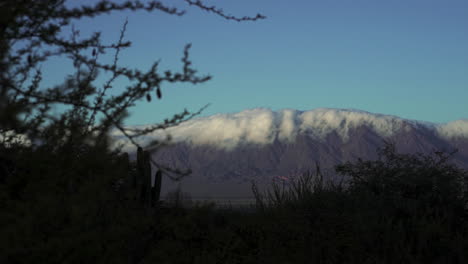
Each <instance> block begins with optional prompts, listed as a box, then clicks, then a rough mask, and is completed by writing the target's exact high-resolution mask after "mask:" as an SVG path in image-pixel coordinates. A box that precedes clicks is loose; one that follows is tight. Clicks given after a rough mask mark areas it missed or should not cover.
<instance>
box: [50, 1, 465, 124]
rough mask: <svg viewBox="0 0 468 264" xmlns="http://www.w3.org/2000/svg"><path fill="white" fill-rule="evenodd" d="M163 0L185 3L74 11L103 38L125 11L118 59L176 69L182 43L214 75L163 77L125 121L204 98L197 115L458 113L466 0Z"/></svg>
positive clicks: (461, 110)
mask: <svg viewBox="0 0 468 264" xmlns="http://www.w3.org/2000/svg"><path fill="white" fill-rule="evenodd" d="M92 2H93V1H90V0H88V1H80V3H92ZM163 2H164V3H167V4H168V5H175V6H177V7H181V8H183V9H186V10H187V14H186V15H185V16H182V17H176V16H170V15H167V14H164V13H161V12H153V13H147V12H137V13H131V12H120V13H119V12H117V13H115V14H113V15H104V16H101V17H98V18H94V19H86V20H83V21H80V22H79V23H76V26H77V27H78V28H80V29H81V32H82V34H87V33H89V32H92V31H103V38H104V40H106V41H108V42H111V41H114V40H116V39H117V38H118V35H119V30H120V28H121V25H122V24H123V22H124V21H125V18H127V17H128V20H129V24H128V28H127V34H126V39H127V40H131V41H132V43H133V45H132V47H131V48H129V49H127V50H125V51H124V52H123V53H122V56H121V60H120V62H121V65H122V66H129V67H136V68H141V69H144V70H146V69H148V67H150V65H151V64H152V62H154V61H156V60H159V59H160V60H161V64H160V65H161V69H162V70H161V72H163V71H164V70H165V69H174V70H176V69H179V68H180V66H181V62H180V58H181V57H182V51H183V47H184V45H185V44H186V43H192V49H191V59H192V62H193V66H194V67H195V68H196V69H198V71H199V73H200V74H210V75H212V76H213V79H212V80H211V81H209V82H208V83H205V84H200V85H196V86H193V85H189V84H177V85H165V86H163V87H162V92H163V100H159V101H152V102H151V103H147V102H146V101H141V102H140V104H139V105H138V106H137V107H135V108H133V110H132V116H131V117H130V118H129V119H128V120H127V124H128V125H135V124H148V123H155V122H158V121H161V120H163V119H164V118H166V117H170V116H172V114H175V113H178V112H180V111H182V110H183V109H184V108H187V109H188V110H192V111H196V110H197V109H199V108H200V107H202V106H204V105H205V104H207V103H210V104H211V105H210V107H209V108H208V109H206V110H205V111H204V112H203V114H202V116H206V115H211V114H215V113H230V112H238V111H242V110H244V109H248V108H256V107H267V108H271V109H273V110H279V109H283V108H294V109H299V110H309V109H314V108H319V107H331V108H352V109H360V110H364V111H369V112H375V113H383V114H390V115H397V116H400V117H403V118H408V119H416V120H424V121H430V122H449V121H453V120H457V119H463V118H468V102H467V101H468V1H466V0H438V1H436V0H392V1H388V0H353V1H351V0H321V1H317V0H315V1H312V0H296V1H292V0H291V1H284V0H283V1H279V0H218V1H205V2H206V3H207V4H208V5H211V4H214V3H215V4H216V5H217V6H218V7H221V8H223V10H224V11H225V12H226V13H230V14H233V15H237V16H244V15H252V16H254V15H255V14H257V13H261V14H263V15H265V16H267V19H265V20H262V21H257V22H243V23H237V22H235V21H226V20H224V19H222V18H220V17H218V16H216V15H214V14H209V13H206V12H204V11H201V10H199V9H197V8H195V7H189V6H187V5H186V4H184V3H183V2H182V1H176V0H173V1H163ZM50 69H52V71H53V72H54V76H64V75H65V74H66V71H67V70H68V68H67V67H66V66H65V65H63V64H62V63H61V62H60V61H59V60H57V61H55V62H52V63H51V68H50ZM52 80H53V78H52V77H50V78H49V79H47V78H46V82H47V81H50V82H52ZM124 85H125V83H124V82H116V83H115V85H114V87H115V89H116V90H118V89H121V88H120V87H122V86H124Z"/></svg>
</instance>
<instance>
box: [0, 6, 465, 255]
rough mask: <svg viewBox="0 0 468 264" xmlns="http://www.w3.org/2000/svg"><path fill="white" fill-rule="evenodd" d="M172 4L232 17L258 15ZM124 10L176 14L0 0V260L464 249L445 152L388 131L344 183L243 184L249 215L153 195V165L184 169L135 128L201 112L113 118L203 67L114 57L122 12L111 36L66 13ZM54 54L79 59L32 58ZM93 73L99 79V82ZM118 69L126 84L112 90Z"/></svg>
mask: <svg viewBox="0 0 468 264" xmlns="http://www.w3.org/2000/svg"><path fill="white" fill-rule="evenodd" d="M116 2H117V1H116ZM184 2H185V3H186V4H188V5H189V6H194V7H196V8H200V9H202V10H205V11H207V12H209V13H213V14H215V15H217V16H220V17H222V18H224V19H227V20H233V21H237V22H241V21H256V20H258V19H263V18H265V17H264V16H262V15H260V14H258V15H257V16H254V17H246V16H243V17H235V16H232V15H229V14H226V13H224V12H223V11H222V10H221V9H219V8H216V7H211V6H206V5H204V4H203V3H202V2H201V1H194V0H185V1H184ZM122 10H130V11H138V10H140V11H141V10H146V11H160V12H162V13H165V14H169V15H177V16H182V15H183V14H184V13H185V11H183V10H178V9H175V8H170V7H168V6H166V5H164V4H162V3H161V2H160V1H138V0H133V1H118V3H115V2H114V1H107V0H100V1H96V2H94V3H93V4H90V5H85V6H81V7H77V8H70V7H68V6H67V5H65V1H64V0H49V1H36V0H21V1H2V0H0V14H1V15H0V25H1V27H0V263H60V264H61V263H467V260H468V251H466V250H465V249H466V248H468V234H467V217H466V214H465V208H466V198H467V187H466V186H467V185H466V177H467V175H466V172H465V171H463V170H461V169H459V168H456V167H455V166H452V165H450V164H449V163H448V161H447V159H448V157H447V156H446V155H444V154H442V153H436V154H435V155H434V156H425V155H403V154H397V153H396V151H395V150H394V148H393V147H392V146H391V145H387V146H386V147H385V148H384V149H382V152H381V157H380V160H378V161H360V160H359V161H357V162H356V163H353V164H351V163H348V164H343V165H341V166H338V167H337V172H339V173H341V174H342V175H343V176H344V177H345V179H346V181H344V182H342V183H340V184H338V183H335V184H332V183H325V182H324V180H323V179H322V177H321V175H320V173H319V172H317V173H316V174H310V173H305V174H304V175H303V177H302V178H300V179H297V180H296V181H293V182H292V183H291V184H290V185H289V187H287V188H286V187H285V188H283V187H281V186H278V185H273V186H272V189H271V190H270V192H268V193H260V192H259V191H258V190H257V188H256V187H255V185H254V186H253V191H254V194H255V195H256V198H257V204H256V210H255V211H254V212H249V213H246V212H242V211H235V210H222V211H221V210H216V209H215V208H214V207H213V206H212V205H200V206H195V207H191V208H183V207H181V206H178V204H179V203H178V202H176V203H174V206H172V207H167V206H162V204H161V202H160V201H159V190H160V189H159V188H157V187H152V188H150V184H149V183H150V180H149V179H150V177H151V176H153V175H151V165H153V166H154V167H156V168H157V169H158V170H157V171H156V172H155V173H156V174H155V175H154V177H155V178H156V185H155V186H161V184H164V181H163V180H162V175H163V173H164V176H170V175H171V173H172V174H176V176H174V177H173V179H174V180H179V179H181V178H182V176H184V175H186V173H184V172H181V171H178V170H177V169H176V168H166V167H164V166H162V165H161V164H158V163H157V162H155V161H153V160H152V159H151V157H150V155H149V154H148V152H145V151H144V148H143V146H140V145H138V143H137V142H136V141H135V140H136V139H137V138H138V137H139V136H142V135H145V134H148V133H150V132H153V131H155V130H158V129H165V128H168V127H172V126H176V125H178V124H180V123H181V122H183V121H185V120H187V119H190V118H191V117H192V116H193V115H194V114H197V113H193V114H190V113H189V112H188V111H186V110H185V111H183V112H182V113H180V114H176V115H174V116H173V117H172V118H168V119H166V120H164V122H162V123H160V124H156V125H155V126H152V127H150V128H145V129H128V128H126V127H125V126H124V121H125V120H126V118H127V117H128V113H129V110H130V108H131V107H133V106H134V105H135V104H136V103H138V102H139V101H141V100H145V99H146V100H147V101H149V102H151V101H152V96H151V95H155V96H156V98H158V99H161V98H162V88H161V87H162V85H163V84H170V83H191V84H199V83H204V82H206V81H208V80H209V79H210V76H199V75H198V74H196V73H197V72H196V70H195V69H194V68H192V67H191V64H192V62H191V61H190V59H189V50H190V44H187V45H186V47H185V48H184V50H183V57H182V68H181V69H180V70H179V71H176V72H173V71H169V70H167V71H163V73H161V71H160V70H159V69H158V62H155V63H154V64H153V66H152V67H151V68H150V69H148V70H145V71H142V70H140V69H131V68H126V67H121V66H119V63H118V57H119V54H120V52H121V51H122V50H124V49H125V48H128V47H129V46H130V42H129V41H126V40H125V38H124V36H125V32H126V25H127V22H124V24H123V27H122V30H121V34H120V37H119V39H118V40H117V42H116V43H113V44H112V43H111V44H103V43H102V41H101V37H100V36H101V35H100V33H99V32H96V33H94V34H92V35H91V36H89V37H84V38H81V37H80V35H79V30H77V29H75V28H74V27H73V26H71V25H73V22H76V21H77V20H80V19H81V18H92V17H95V16H99V15H101V14H107V13H112V12H116V11H122ZM67 27H71V32H68V33H71V34H68V33H67V34H65V32H63V31H62V29H64V28H67ZM68 35H71V36H70V37H66V36H68ZM162 37H165V36H162ZM18 44H20V45H18ZM106 51H107V52H110V51H113V54H114V59H113V61H112V62H111V63H109V64H106V63H102V62H99V56H100V55H101V56H102V55H104V54H105V53H106ZM56 56H59V57H60V56H61V57H65V58H69V59H70V60H71V62H72V64H73V67H74V69H75V71H74V72H70V74H69V75H67V76H64V82H63V83H61V84H59V85H54V86H50V85H49V86H47V85H46V86H44V85H43V84H41V80H42V77H43V76H42V72H41V68H42V66H43V63H44V62H46V61H48V60H49V59H51V58H52V57H56ZM99 72H105V73H107V74H109V76H110V77H109V79H108V80H106V81H104V83H98V82H97V80H98V78H97V77H98V76H99ZM117 78H123V79H124V80H127V81H129V85H128V86H127V87H123V88H122V87H120V88H119V87H118V86H116V85H114V84H113V83H114V81H115V80H116V79H117ZM114 88H118V89H117V90H116V89H114ZM111 90H112V92H113V93H110V91H111ZM58 107H61V108H60V109H61V111H59V112H58V113H57V112H56V111H55V110H54V109H55V108H58ZM62 110H63V111H62ZM111 129H118V130H119V131H120V132H122V134H124V135H125V136H126V138H127V139H128V140H130V141H131V142H132V143H134V145H135V147H139V148H138V155H137V162H130V161H129V158H128V156H127V155H125V154H122V153H120V152H119V151H118V150H115V151H114V150H111V149H112V148H111V147H110V146H111V144H112V142H111V138H110V136H109V132H110V131H111ZM26 138H27V139H29V142H28V140H25V139H26ZM163 143H165V142H152V144H150V146H144V147H146V149H148V148H152V149H155V148H158V147H160V146H162V145H164V144H163ZM150 162H151V165H150ZM179 176H180V177H179ZM167 178H168V177H165V180H168V179H167ZM174 200H175V201H179V200H180V199H179V198H177V197H175V199H174Z"/></svg>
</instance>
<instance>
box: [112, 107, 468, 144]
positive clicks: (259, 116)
mask: <svg viewBox="0 0 468 264" xmlns="http://www.w3.org/2000/svg"><path fill="white" fill-rule="evenodd" d="M361 125H366V126H367V127H369V128H370V129H372V130H374V131H375V132H376V133H377V134H379V135H381V136H383V137H390V136H392V135H394V134H395V133H397V132H398V131H401V130H405V129H409V128H410V127H415V128H416V127H419V126H423V127H426V128H429V129H435V130H436V132H438V133H439V135H441V136H443V137H456V136H458V137H468V120H459V121H455V122H451V123H448V124H445V125H431V124H430V123H424V122H419V121H412V120H406V119H402V118H399V117H396V116H390V115H381V114H373V113H368V112H365V111H359V110H345V109H330V108H318V109H314V110H310V111H304V112H302V111H297V110H293V109H284V110H280V111H277V112H274V111H271V110H270V109H265V108H256V109H250V110H245V111H242V112H239V113H234V114H217V115H213V116H210V117H204V118H197V119H193V120H190V121H187V122H185V123H182V124H180V125H179V126H177V127H173V128H169V129H167V130H166V131H165V132H163V131H157V132H154V133H153V134H151V135H148V136H146V137H144V138H142V139H140V140H139V142H140V143H148V142H149V141H150V140H152V139H159V140H161V139H163V138H165V136H166V134H167V133H168V134H170V135H171V136H172V138H173V141H174V142H187V143H191V144H195V145H200V144H203V145H212V146H215V147H219V148H223V149H227V150H229V149H232V148H235V147H237V146H239V145H240V144H260V145H262V144H269V143H272V142H273V141H274V140H275V139H277V140H281V141H285V142H292V141H294V140H295V138H296V136H297V134H298V133H306V134H307V135H309V136H312V137H315V138H317V139H324V138H325V137H326V136H327V135H328V134H329V133H331V132H336V133H337V134H338V135H339V136H340V137H341V138H342V139H343V141H347V140H349V132H350V131H351V130H352V129H354V128H357V127H359V126H361ZM114 135H115V136H118V138H119V139H118V140H117V141H119V142H122V143H126V144H127V149H130V150H131V149H133V148H134V147H133V146H128V142H126V141H125V139H124V138H123V137H121V134H119V133H117V132H116V133H115V134H114ZM124 149H125V148H124Z"/></svg>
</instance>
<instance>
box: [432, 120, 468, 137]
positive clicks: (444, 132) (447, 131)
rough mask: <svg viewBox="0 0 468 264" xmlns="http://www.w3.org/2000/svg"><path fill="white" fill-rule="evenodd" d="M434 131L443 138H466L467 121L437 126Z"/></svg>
mask: <svg viewBox="0 0 468 264" xmlns="http://www.w3.org/2000/svg"><path fill="white" fill-rule="evenodd" d="M436 130H437V132H438V133H439V135H440V136H442V137H444V138H448V139H454V138H468V119H465V120H457V121H453V122H449V123H446V124H441V125H437V126H436Z"/></svg>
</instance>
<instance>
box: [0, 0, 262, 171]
mask: <svg viewBox="0 0 468 264" xmlns="http://www.w3.org/2000/svg"><path fill="white" fill-rule="evenodd" d="M184 1H185V2H186V3H187V4H189V5H190V6H195V7H197V8H200V9H202V10H205V11H207V12H210V13H213V14H216V15H218V16H220V17H222V18H224V19H227V20H234V21H237V22H241V21H255V20H259V19H264V18H265V16H263V15H260V14H257V15H256V16H255V17H247V16H244V17H236V16H233V15H229V14H226V13H224V11H223V10H222V9H219V8H216V7H215V6H206V5H205V4H203V3H202V2H201V1H199V0H197V1H193V0H184ZM64 3H65V0H50V1H33V0H18V1H6V2H5V1H0V9H1V10H2V14H1V16H0V17H1V18H0V19H1V23H0V49H1V51H2V53H1V54H0V59H1V60H0V67H1V71H0V95H1V98H0V112H1V113H13V114H12V116H14V118H13V119H11V120H10V119H8V120H6V119H5V120H4V119H2V118H3V116H2V118H0V132H5V131H14V132H15V133H17V134H27V135H28V136H29V137H30V138H32V139H35V138H40V137H41V131H44V130H45V128H46V127H47V126H51V125H53V124H54V123H58V122H62V123H63V122H65V121H64V120H67V118H71V119H72V120H70V121H69V122H72V123H73V122H78V123H82V124H83V125H82V126H83V127H82V131H81V132H80V133H82V134H83V137H85V138H86V137H88V138H89V137H93V135H95V134H96V133H97V134H98V135H99V136H98V138H97V139H95V143H96V144H97V142H98V141H99V140H98V139H99V138H100V137H101V136H103V135H105V134H106V133H107V132H109V130H110V129H111V128H112V127H115V128H117V129H118V130H119V131H120V132H121V133H122V134H123V135H125V137H126V138H127V139H128V140H129V141H130V142H131V143H132V144H134V145H135V146H136V147H140V146H139V144H138V143H137V142H136V141H135V139H136V138H137V137H139V136H142V135H146V134H148V133H151V132H154V131H155V130H160V129H166V128H168V127H172V126H177V125H178V124H180V123H182V122H184V121H187V120H189V119H191V118H193V117H194V116H196V115H198V114H200V112H201V111H203V110H204V109H205V108H206V107H207V106H205V107H203V108H202V109H200V110H199V111H197V112H195V113H190V112H189V111H187V110H186V109H185V110H184V111H183V112H182V113H180V114H176V115H174V116H173V117H172V118H171V119H166V120H164V122H163V123H161V124H156V125H154V126H151V127H148V128H145V129H141V130H138V129H128V128H124V126H123V124H122V123H123V120H124V119H125V118H126V117H127V113H128V109H129V108H130V107H132V106H134V105H135V103H136V102H137V101H139V100H142V99H145V98H146V100H147V101H149V102H150V101H151V100H152V97H151V94H152V93H153V92H154V93H155V95H156V97H157V98H158V99H161V98H162V89H161V87H162V85H163V83H164V82H169V83H192V84H198V83H204V82H206V81H208V80H210V79H211V76H209V75H206V76H198V75H197V71H196V70H195V69H194V68H192V67H191V65H192V62H191V61H190V59H189V50H190V48H191V44H187V45H186V46H185V48H184V50H183V56H182V59H181V61H182V70H181V72H172V71H164V73H163V74H161V73H160V72H159V71H158V65H159V62H158V61H156V62H155V63H154V64H153V65H152V67H151V68H150V69H149V70H147V71H146V72H144V71H141V70H139V69H129V68H126V67H120V66H119V65H118V58H119V55H120V53H121V51H122V50H123V49H125V48H128V47H130V46H131V43H130V42H129V41H125V40H124V38H125V32H126V29H127V24H128V21H125V22H124V24H123V26H122V29H121V32H120V36H119V39H118V41H117V42H116V43H112V44H103V43H102V41H101V34H100V32H94V33H93V34H91V35H90V36H88V37H85V38H81V39H79V31H78V30H76V29H75V28H74V26H73V24H72V22H73V21H74V20H79V19H81V18H84V17H94V16H99V15H102V14H106V13H111V12H114V11H124V10H132V11H137V10H145V11H148V12H151V11H155V10H157V11H161V12H164V13H167V14H171V15H176V16H182V15H184V14H185V13H186V11H185V10H179V9H177V8H175V7H168V6H167V5H165V4H163V3H162V2H161V1H139V0H135V1H125V2H122V3H113V2H111V1H108V0H100V1H98V2H97V3H95V4H94V5H82V6H80V7H76V8H68V7H66V6H65V5H64ZM70 25H71V26H72V29H71V36H70V37H69V38H66V37H62V36H61V32H62V30H63V29H64V28H66V27H67V26H70ZM19 43H21V45H17V44H19ZM108 50H114V59H113V62H112V63H111V64H105V63H100V62H98V59H99V55H101V54H104V53H106V51H108ZM89 54H91V55H89ZM61 56H65V57H68V58H70V59H71V60H72V62H73V65H74V67H75V69H76V72H75V73H74V74H72V75H68V76H67V77H65V81H64V82H63V84H61V85H57V86H54V87H41V85H40V84H41V80H42V72H41V65H42V63H44V62H46V61H47V60H49V59H51V58H52V57H61ZM7 62H8V63H7ZM99 71H103V72H108V73H109V72H110V73H111V76H110V78H109V79H108V80H107V81H105V82H104V84H103V85H102V87H101V88H100V89H98V88H97V87H96V86H95V85H94V83H95V81H96V79H97V76H98V72H99ZM120 77H123V78H125V79H127V80H128V81H130V83H131V84H130V85H128V86H127V87H125V89H124V90H123V91H122V92H121V93H120V94H117V95H112V96H109V95H108V94H107V91H108V90H109V89H112V88H113V86H112V83H113V82H114V81H115V80H116V79H118V78H120ZM28 82H29V84H28V85H26V84H27V83H28ZM55 104H62V105H66V106H69V107H71V108H72V109H71V110H69V111H66V112H64V113H62V114H61V115H60V116H56V115H54V114H51V113H50V110H51V109H52V105H55ZM98 114H101V115H102V116H103V118H102V119H101V120H100V121H99V122H98V123H97V124H96V121H95V119H96V116H97V115H98ZM20 118H22V122H20V121H19V119H20ZM16 119H18V120H16ZM161 145H162V143H161V142H156V143H155V144H153V145H152V146H148V147H147V149H156V148H158V147H159V146H161ZM151 162H152V163H153V165H155V166H156V167H158V168H159V169H161V170H164V171H168V172H173V173H175V174H178V175H182V176H183V175H186V174H188V173H190V171H185V172H182V171H180V170H176V169H172V168H168V167H164V166H162V165H159V164H157V163H156V162H155V161H153V160H152V161H151ZM173 179H176V180H177V179H179V178H173Z"/></svg>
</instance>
